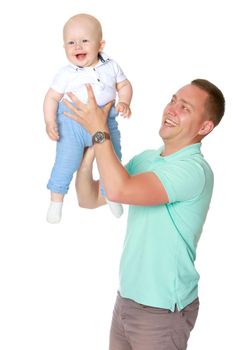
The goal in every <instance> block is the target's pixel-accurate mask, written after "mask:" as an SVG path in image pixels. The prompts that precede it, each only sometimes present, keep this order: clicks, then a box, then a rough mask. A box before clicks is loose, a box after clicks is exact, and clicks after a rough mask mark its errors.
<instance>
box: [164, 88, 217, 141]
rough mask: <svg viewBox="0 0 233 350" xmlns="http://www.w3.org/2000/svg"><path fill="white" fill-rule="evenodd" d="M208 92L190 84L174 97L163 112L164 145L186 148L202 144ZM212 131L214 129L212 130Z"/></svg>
mask: <svg viewBox="0 0 233 350" xmlns="http://www.w3.org/2000/svg"><path fill="white" fill-rule="evenodd" d="M207 97H208V94H207V92H205V91H204V90H201V89H200V88H198V87H197V86H195V85H192V84H189V85H186V86H184V87H183V88H181V89H180V90H178V91H177V93H176V94H175V95H173V96H172V99H171V101H170V102H169V103H168V104H167V106H166V107H165V109H164V112H163V118H162V125H161V128H160V130H159V135H160V136H161V137H162V139H163V141H164V143H165V144H166V143H173V144H176V145H177V146H182V147H183V146H186V145H189V144H193V143H196V142H200V140H201V139H202V137H203V136H205V131H203V128H204V126H205V125H206V124H207V123H212V122H210V121H207V117H206V111H205V102H206V99H207ZM211 130H212V129H211Z"/></svg>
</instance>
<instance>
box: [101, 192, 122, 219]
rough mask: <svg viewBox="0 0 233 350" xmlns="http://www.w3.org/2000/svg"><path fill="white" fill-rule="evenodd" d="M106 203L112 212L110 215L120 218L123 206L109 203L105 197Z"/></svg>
mask: <svg viewBox="0 0 233 350" xmlns="http://www.w3.org/2000/svg"><path fill="white" fill-rule="evenodd" d="M105 199H106V202H107V204H108V206H109V208H110V210H111V212H112V214H113V215H114V216H115V217H116V218H120V217H121V215H122V214H123V206H122V205H121V204H120V203H115V202H111V201H109V200H108V199H107V198H106V197H105Z"/></svg>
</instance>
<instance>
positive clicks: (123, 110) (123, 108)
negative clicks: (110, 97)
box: [116, 102, 131, 118]
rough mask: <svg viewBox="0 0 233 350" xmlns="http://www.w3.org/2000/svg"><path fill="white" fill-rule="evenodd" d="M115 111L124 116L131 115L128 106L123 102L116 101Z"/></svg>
mask: <svg viewBox="0 0 233 350" xmlns="http://www.w3.org/2000/svg"><path fill="white" fill-rule="evenodd" d="M116 111H117V113H120V115H121V116H123V117H124V118H129V117H130V116H131V110H130V107H129V105H128V104H127V103H125V102H118V103H117V105H116Z"/></svg>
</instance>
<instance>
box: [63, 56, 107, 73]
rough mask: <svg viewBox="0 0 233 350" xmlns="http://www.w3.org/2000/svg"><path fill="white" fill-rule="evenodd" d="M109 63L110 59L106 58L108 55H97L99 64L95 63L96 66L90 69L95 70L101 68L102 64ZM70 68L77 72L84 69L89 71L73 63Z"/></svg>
mask: <svg viewBox="0 0 233 350" xmlns="http://www.w3.org/2000/svg"><path fill="white" fill-rule="evenodd" d="M108 61H110V58H109V57H108V55H107V54H106V53H104V52H101V53H99V62H98V63H97V65H96V66H95V67H91V68H97V67H100V66H102V65H103V64H105V63H106V62H108ZM70 65H71V67H72V68H74V69H75V70H77V71H79V70H85V69H90V67H78V66H76V65H75V64H73V63H70Z"/></svg>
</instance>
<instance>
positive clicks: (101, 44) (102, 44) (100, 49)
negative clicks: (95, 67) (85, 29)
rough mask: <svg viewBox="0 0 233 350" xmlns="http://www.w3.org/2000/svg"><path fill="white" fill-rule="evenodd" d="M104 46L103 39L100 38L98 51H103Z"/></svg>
mask: <svg viewBox="0 0 233 350" xmlns="http://www.w3.org/2000/svg"><path fill="white" fill-rule="evenodd" d="M104 46H105V40H101V41H100V48H99V51H100V52H101V51H103V49H104Z"/></svg>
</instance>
